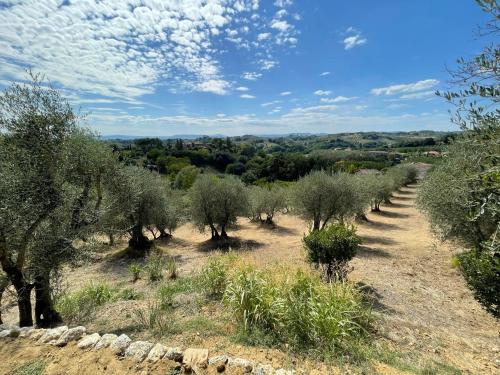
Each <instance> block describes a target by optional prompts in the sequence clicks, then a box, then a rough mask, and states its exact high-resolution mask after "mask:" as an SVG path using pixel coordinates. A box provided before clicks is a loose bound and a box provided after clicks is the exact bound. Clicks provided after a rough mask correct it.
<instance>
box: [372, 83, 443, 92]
mask: <svg viewBox="0 0 500 375" xmlns="http://www.w3.org/2000/svg"><path fill="white" fill-rule="evenodd" d="M438 84H439V81H438V80H437V79H425V80H422V81H418V82H414V83H405V84H400V85H392V86H387V87H379V88H375V89H372V90H371V91H370V92H371V93H372V94H374V95H395V94H402V93H412V92H417V91H422V90H427V89H430V88H432V87H434V86H436V85H438Z"/></svg>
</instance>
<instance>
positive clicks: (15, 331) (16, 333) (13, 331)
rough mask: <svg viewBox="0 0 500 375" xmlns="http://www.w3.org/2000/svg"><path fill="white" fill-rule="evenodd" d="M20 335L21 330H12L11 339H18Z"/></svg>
mask: <svg viewBox="0 0 500 375" xmlns="http://www.w3.org/2000/svg"><path fill="white" fill-rule="evenodd" d="M20 334H21V331H20V330H19V328H12V329H11V330H10V334H9V337H12V338H16V337H19V335H20Z"/></svg>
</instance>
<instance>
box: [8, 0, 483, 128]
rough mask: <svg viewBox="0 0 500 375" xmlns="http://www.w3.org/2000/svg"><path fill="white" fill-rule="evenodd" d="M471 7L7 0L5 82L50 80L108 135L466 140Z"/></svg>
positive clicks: (474, 14) (286, 0) (397, 1)
mask: <svg viewBox="0 0 500 375" xmlns="http://www.w3.org/2000/svg"><path fill="white" fill-rule="evenodd" d="M486 20H487V15H485V14H484V13H482V11H481V10H480V9H479V7H478V6H477V5H476V4H475V2H474V1H472V0H419V1H409V0H408V1H407V0H377V1H337V0H317V1H305V0H301V1H299V0H267V1H264V0H260V1H259V0H101V1H92V0H78V1H76V0H74V1H68V0H64V1H62V0H59V1H56V0H54V1H48V0H47V1H45V0H25V1H23V0H0V86H1V87H5V86H6V85H8V84H9V83H10V82H12V81H19V80H22V79H23V78H24V77H25V69H26V68H31V69H33V70H34V71H37V72H42V73H44V74H46V76H47V78H49V79H50V80H51V81H52V83H53V84H54V86H56V87H58V88H60V89H61V90H62V91H63V92H64V94H65V95H66V97H67V98H68V99H69V100H70V102H71V103H72V104H73V105H75V107H81V108H82V110H83V111H84V112H89V115H88V117H87V120H86V122H87V124H88V126H90V127H91V128H93V129H95V130H97V131H98V132H99V133H101V134H103V135H109V134H124V135H141V136H163V135H174V134H225V135H241V134H280V133H297V132H301V133H337V132H346V131H374V130H378V131H407V130H421V129H433V130H447V129H452V130H456V129H455V127H454V126H453V125H451V124H450V122H449V114H448V112H447V110H448V107H447V105H446V104H445V103H444V102H443V100H442V99H440V98H437V97H435V95H434V92H435V90H436V89H443V88H446V87H447V80H448V78H449V76H448V73H447V72H446V65H448V66H453V65H454V63H455V60H456V58H458V57H459V56H464V57H470V56H471V55H473V54H475V53H477V52H479V50H480V48H481V46H482V44H483V43H482V42H481V41H478V40H477V39H476V38H475V34H474V30H475V29H476V27H477V25H480V24H483V23H484V22H485V21H486Z"/></svg>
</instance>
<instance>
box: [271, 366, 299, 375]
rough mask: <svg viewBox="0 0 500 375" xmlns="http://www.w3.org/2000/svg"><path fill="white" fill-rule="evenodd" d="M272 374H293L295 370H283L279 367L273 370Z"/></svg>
mask: <svg viewBox="0 0 500 375" xmlns="http://www.w3.org/2000/svg"><path fill="white" fill-rule="evenodd" d="M274 375H295V371H293V370H285V369H284V368H280V369H278V370H276V371H275V372H274Z"/></svg>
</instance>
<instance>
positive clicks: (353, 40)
mask: <svg viewBox="0 0 500 375" xmlns="http://www.w3.org/2000/svg"><path fill="white" fill-rule="evenodd" d="M366 42H367V39H366V38H363V37H362V36H361V34H356V35H352V36H348V37H347V38H345V39H344V49H346V50H349V49H352V48H354V47H356V46H361V45H363V44H365V43H366Z"/></svg>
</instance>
